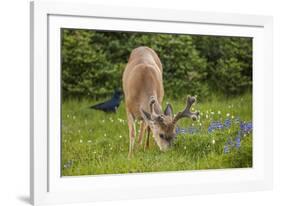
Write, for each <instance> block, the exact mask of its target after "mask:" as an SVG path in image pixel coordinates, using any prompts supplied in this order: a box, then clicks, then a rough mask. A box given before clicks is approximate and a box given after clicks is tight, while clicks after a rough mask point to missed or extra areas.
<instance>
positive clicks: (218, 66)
mask: <svg viewBox="0 0 281 206" xmlns="http://www.w3.org/2000/svg"><path fill="white" fill-rule="evenodd" d="M193 39H194V42H195V45H196V48H197V50H198V51H199V52H200V54H201V56H202V57H204V58H205V59H207V62H208V64H207V69H208V75H207V81H208V82H209V85H210V86H211V87H212V88H213V89H215V90H217V91H220V92H222V93H224V94H227V95H233V94H240V93H243V92H245V91H246V90H249V89H250V88H251V86H252V38H243V37H214V36H194V37H193Z"/></svg>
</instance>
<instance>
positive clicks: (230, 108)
mask: <svg viewBox="0 0 281 206" xmlns="http://www.w3.org/2000/svg"><path fill="white" fill-rule="evenodd" d="M101 101H102V100H101ZM99 102H100V101H99ZM164 102H165V103H166V102H170V103H171V104H172V105H173V108H174V111H180V110H181V109H183V108H184V103H185V100H184V99H182V100H178V101H175V100H170V99H166V100H165V101H164ZM93 104H95V102H93V101H92V100H87V99H84V100H82V101H78V100H66V101H64V102H63V105H62V165H61V167H62V175H63V176H75V175H98V174H120V173H135V172H138V173H139V172H159V171H179V170H200V169H222V168H247V167H252V133H251V132H249V133H246V134H243V135H242V136H241V142H240V144H239V145H237V144H238V143H237V142H236V139H235V138H236V136H237V134H238V131H239V130H240V123H239V122H238V118H239V120H240V121H241V122H244V121H245V122H251V121H252V95H251V94H249V93H248V94H245V95H243V96H240V97H236V98H230V99H226V98H220V97H216V96H214V97H212V98H211V100H210V101H206V102H203V103H201V102H200V100H199V101H198V103H197V104H196V105H194V109H196V110H199V111H200V114H201V115H200V119H199V120H198V121H196V122H193V121H192V120H190V119H183V120H180V122H179V124H178V126H179V127H180V128H187V129H189V130H191V129H190V128H193V129H194V128H195V129H196V131H195V132H194V133H192V132H187V133H186V134H178V136H177V140H176V141H175V144H174V145H173V148H171V149H170V150H168V151H167V152H161V151H160V150H159V148H158V147H157V145H156V144H155V143H154V140H153V138H150V148H149V149H146V150H144V147H143V145H144V142H143V145H141V146H138V145H137V144H135V151H134V156H133V158H132V159H128V158H127V156H128V149H129V137H128V127H127V120H126V115H125V114H126V113H125V108H124V103H123V102H122V104H121V106H120V107H119V109H118V111H117V113H111V114H106V113H103V112H101V111H96V110H91V109H89V106H90V105H93ZM226 119H230V120H231V126H230V127H229V128H223V129H216V130H214V131H208V128H209V126H210V124H211V123H212V122H213V121H219V122H221V123H224V121H225V120H226Z"/></svg>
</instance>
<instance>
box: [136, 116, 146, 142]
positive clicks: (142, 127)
mask: <svg viewBox="0 0 281 206" xmlns="http://www.w3.org/2000/svg"><path fill="white" fill-rule="evenodd" d="M145 128H146V124H145V122H144V121H141V123H140V132H139V138H138V143H139V145H141V143H142V139H143V135H144V132H145Z"/></svg>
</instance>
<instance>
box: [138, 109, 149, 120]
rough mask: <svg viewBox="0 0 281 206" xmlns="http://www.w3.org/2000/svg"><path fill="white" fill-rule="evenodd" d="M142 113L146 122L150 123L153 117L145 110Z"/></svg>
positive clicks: (141, 110)
mask: <svg viewBox="0 0 281 206" xmlns="http://www.w3.org/2000/svg"><path fill="white" fill-rule="evenodd" d="M140 113H141V116H142V118H143V119H144V120H145V121H150V120H151V115H150V114H149V113H148V112H146V111H144V110H143V109H140Z"/></svg>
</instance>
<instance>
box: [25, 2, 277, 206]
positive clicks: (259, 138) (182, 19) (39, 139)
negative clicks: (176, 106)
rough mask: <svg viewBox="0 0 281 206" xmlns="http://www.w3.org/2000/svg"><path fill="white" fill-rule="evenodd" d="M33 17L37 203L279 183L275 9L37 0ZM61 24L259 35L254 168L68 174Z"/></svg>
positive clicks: (33, 151) (33, 167)
mask: <svg viewBox="0 0 281 206" xmlns="http://www.w3.org/2000/svg"><path fill="white" fill-rule="evenodd" d="M144 14H145V15H144ZM30 19H31V114H30V116H31V118H30V119H31V131H30V132H31V155H30V156H31V169H30V170H31V174H30V175H31V183H30V188H31V192H30V194H31V201H32V203H33V204H34V205H39V204H48V203H70V202H86V201H87V202H89V201H101V200H118V199H134V198H149V197H164V196H182V195H189V194H210V193H222V192H243V191H254V190H268V189H271V188H272V183H273V174H272V173H273V172H272V168H273V152H272V149H273V128H272V124H273V109H272V108H273V85H272V79H273V73H272V71H273V66H272V63H273V61H272V56H273V55H272V17H268V16H254V15H238V14H226V13H208V12H194V11H192V12H191V11H177V10H163V9H155V8H153V9H152V8H142V9H140V8H131V7H116V6H115V7H109V6H102V5H94V4H85V3H81V4H79V3H67V2H51V1H34V2H31V18H30ZM61 28H85V29H103V30H121V31H150V32H164V33H165V32H169V33H188V34H208V35H226V36H229V35H231V36H247V37H253V38H254V40H253V70H254V71H253V82H254V86H253V97H254V98H253V114H254V116H253V124H254V131H253V134H254V141H253V148H254V152H253V168H249V169H227V170H203V171H186V172H164V173H149V174H146V173H144V174H125V175H100V176H85V177H84V176H83V177H63V178H62V177H61V175H60V141H59V140H60V115H59V114H60V69H59V67H60V35H59V34H60V33H59V32H60V29H61ZM164 180H165V181H164Z"/></svg>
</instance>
